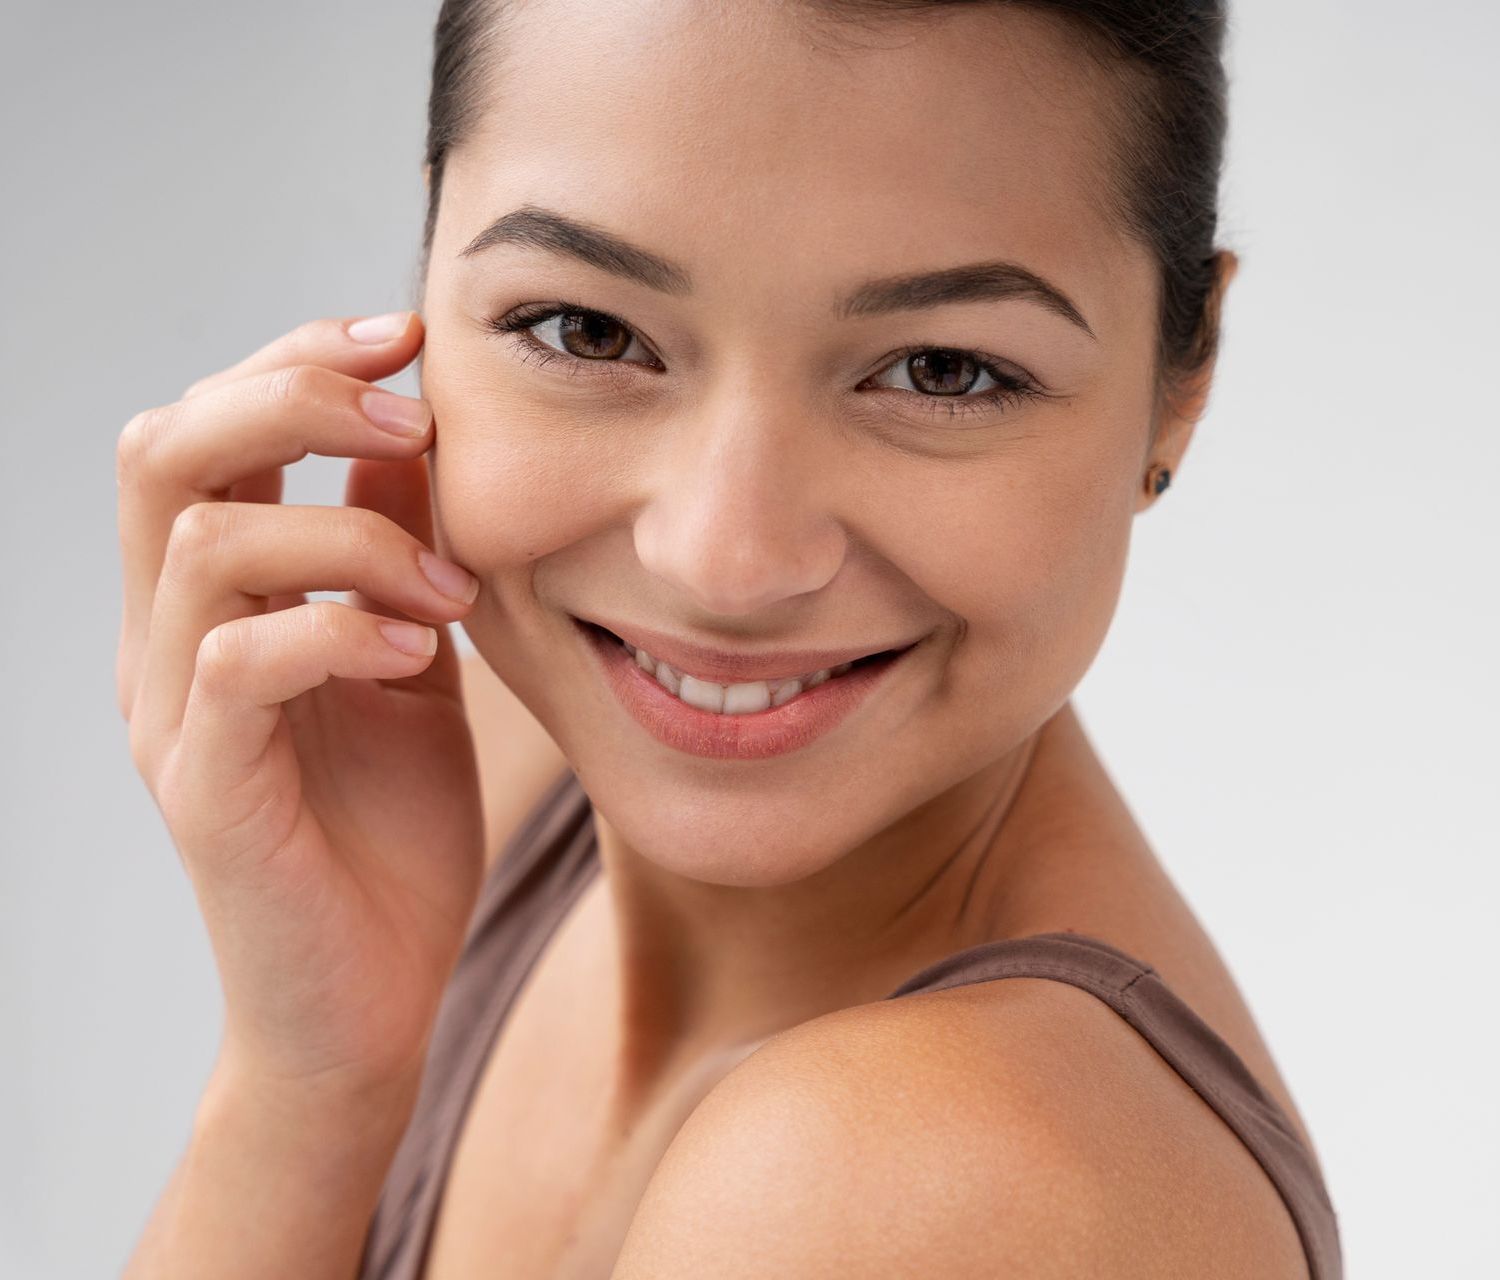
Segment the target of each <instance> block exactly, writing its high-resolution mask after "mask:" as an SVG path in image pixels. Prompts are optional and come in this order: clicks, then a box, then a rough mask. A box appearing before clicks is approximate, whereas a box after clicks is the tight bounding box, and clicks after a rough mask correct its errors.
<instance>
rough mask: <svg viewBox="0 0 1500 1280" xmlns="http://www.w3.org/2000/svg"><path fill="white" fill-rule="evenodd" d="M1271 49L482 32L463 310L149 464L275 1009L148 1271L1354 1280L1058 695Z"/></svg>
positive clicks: (139, 429)
mask: <svg viewBox="0 0 1500 1280" xmlns="http://www.w3.org/2000/svg"><path fill="white" fill-rule="evenodd" d="M1223 21H1224V18H1223V14H1222V13H1221V12H1220V11H1219V9H1218V8H1217V6H1215V5H1213V4H1199V3H1188V2H1187V0H1183V2H1181V3H1175V4H1165V5H1163V4H1147V3H1141V4H1121V3H1112V4H1104V3H1089V2H1086V0H1074V2H1073V3H1046V4H1026V5H1019V4H1007V3H999V2H992V3H981V4H946V3H917V4H890V3H853V4H850V3H842V4H837V5H835V4H829V3H809V2H801V0H799V2H795V3H794V2H791V0H787V2H783V3H771V2H769V0H757V2H756V3H744V4H736V5H718V4H705V3H701V2H692V0H680V2H679V0H657V2H656V3H653V4H650V5H636V6H612V5H611V6H603V5H600V6H594V5H590V4H584V3H579V2H578V0H573V3H566V2H565V0H532V2H531V3H525V4H519V3H509V4H507V3H489V4H485V3H479V2H476V0H448V3H445V5H444V6H443V9H442V13H441V15H440V17H439V20H438V29H437V47H436V57H435V62H434V81H433V94H432V101H431V110H430V133H429V146H428V155H427V170H426V174H427V183H428V195H429V212H428V218H427V225H426V235H425V243H424V253H423V263H422V272H421V284H420V317H418V316H416V315H413V314H410V313H401V314H398V315H396V316H394V317H379V318H372V319H365V320H361V321H358V322H352V323H351V322H345V321H334V320H323V321H317V322H314V323H311V324H309V325H306V326H304V327H302V328H299V329H297V330H296V331H294V332H293V333H291V334H288V335H286V336H285V337H284V338H282V339H280V340H278V341H276V342H273V343H272V344H271V345H270V346H268V347H266V348H265V349H263V350H261V351H259V352H257V353H255V354H253V355H251V356H249V357H248V358H247V359H246V360H244V361H242V362H241V363H240V364H237V365H235V366H234V367H233V368H230V369H227V370H225V371H223V372H221V373H217V374H214V375H212V376H210V377H208V378H206V379H204V380H203V381H201V382H199V383H197V384H195V385H194V386H193V387H191V388H189V389H188V390H187V391H186V392H185V393H184V395H183V397H182V398H181V399H180V400H179V401H178V402H176V403H174V404H172V405H169V406H164V407H161V408H157V409H153V410H149V411H147V412H144V413H142V414H140V415H138V416H137V417H136V418H135V419H133V420H132V421H131V423H130V424H129V425H128V426H127V427H126V429H125V431H124V432H123V434H122V437H121V440H120V481H121V528H122V542H123V546H124V554H125V562H126V599H125V618H124V624H123V629H122V636H121V652H120V668H119V685H120V690H121V704H122V710H123V711H124V713H125V714H126V716H127V717H128V718H129V721H130V727H131V742H132V751H133V754H134V756H135V759H136V761H137V764H138V766H139V767H140V769H141V771H142V773H143V775H144V776H145V777H146V779H147V781H148V783H149V784H150V786H151V788H152V791H153V794H154V795H155V796H156V797H157V800H158V802H159V804H160V805H161V808H162V811H163V814H164V816H165V818H166V820H167V822H168V824H169V825H170V827H171V830H172V834H173V836H174V839H175V840H176V842H177V844H178V847H179V849H180V850H181V852H182V855H183V858H184V862H185V865H186V866H187V868H188V871H189V874H190V875H191V877H192V880H193V884H194V887H195V891H196V893H197V895H198V899H199V902H200V904H201V906H202V909H203V912H204V915H205V919H206V921H207V924H208V927H209V929H210V933H211V936H212V939H213V944H214V947H215V954H216V956H217V959H218V962H219V967H220V971H221V976H222V980H223V985H224V990H225V998H226V1025H225V1032H224V1040H223V1046H222V1049H221V1054H220V1057H219V1060H218V1062H217V1064H216V1067H215V1071H214V1073H213V1077H212V1079H211V1080H210V1083H209V1085H208V1088H207V1089H206V1091H205V1094H204V1098H203V1100H202V1103H201V1104H200V1108H199V1112H198V1115H197V1123H196V1124H195V1127H194V1133H193V1137H192V1141H191V1144H190V1149H189V1151H188V1153H187V1155H186V1156H185V1158H184V1160H183V1162H182V1164H181V1166H180V1167H179V1169H178V1171H177V1173H176V1174H175V1175H174V1178H173V1180H172V1182H171V1184H170V1185H169V1186H168V1188H167V1190H166V1192H165V1193H164V1195H163V1197H162V1201H161V1204H160V1206H159V1207H158V1210H157V1213H156V1214H155V1215H154V1217H153V1219H152V1221H151V1223H150V1224H149V1225H148V1227H147V1230H146V1233H145V1235H144V1237H143V1239H142V1241H141V1243H140V1244H139V1246H138V1249H137V1252H136V1255H135V1257H134V1259H133V1264H132V1267H131V1269H130V1271H129V1272H128V1273H127V1274H129V1275H131V1276H138V1277H145V1276H156V1275H166V1274H176V1273H177V1271H178V1270H179V1269H184V1268H185V1269H187V1270H189V1271H192V1272H193V1273H194V1274H214V1275H229V1274H235V1275H241V1274H243V1275H247V1276H249V1275H257V1276H258V1275H268V1276H269V1275H276V1276H281V1275H290V1274H295V1275H298V1276H309V1277H310V1276H322V1275H327V1276H346V1275H349V1274H352V1273H354V1272H356V1271H358V1273H359V1274H360V1275H362V1276H365V1277H376V1276H380V1277H401V1278H402V1280H406V1278H408V1277H416V1276H419V1275H421V1276H426V1277H428V1278H429V1280H455V1278H460V1277H471V1276H479V1275H487V1276H506V1277H516V1278H520V1277H525V1278H527V1280H530V1278H532V1277H544V1276H566V1277H580V1278H581V1277H602V1276H605V1275H613V1276H615V1277H617V1278H619V1280H626V1278H630V1280H636V1278H638V1277H653V1278H654V1280H669V1278H675V1277H683V1278H686V1277H689V1276H691V1277H703V1276H713V1277H720V1278H729V1277H751V1276H755V1277H761V1276H765V1277H770V1276H776V1277H781V1278H783V1280H785V1278H789V1277H813V1276H825V1275H859V1276H863V1277H873V1276H943V1277H960V1276H975V1277H978V1276H986V1277H988V1276H995V1275H1015V1276H1023V1275H1025V1276H1030V1275H1068V1276H1070V1277H1072V1276H1110V1277H1134V1276H1140V1277H1146V1276H1150V1277H1163V1276H1206V1275H1213V1276H1216V1277H1239V1276H1244V1277H1251V1276H1254V1277H1260V1278H1264V1277H1288V1278H1290V1277H1298V1276H1310V1277H1313V1280H1327V1278H1329V1277H1336V1276H1338V1275H1339V1274H1340V1263H1339V1256H1338V1240H1337V1234H1336V1227H1335V1219H1334V1215H1333V1211H1332V1208H1331V1206H1330V1205H1329V1202H1328V1200H1327V1197H1326V1192H1325V1190H1324V1188H1323V1185H1322V1181H1321V1176H1320V1173H1319V1171H1318V1167H1317V1163H1316V1160H1315V1158H1314V1156H1313V1153H1312V1148H1311V1144H1310V1141H1309V1139H1308V1136H1307V1132H1306V1129H1305V1126H1304V1125H1303V1123H1302V1121H1301V1119H1300V1117H1298V1116H1297V1114H1296V1110H1295V1107H1294V1105H1293V1103H1292V1100H1291V1097H1290V1095H1289V1093H1288V1090H1287V1088H1286V1085H1285V1084H1284V1082H1283V1081H1282V1080H1281V1078H1280V1077H1279V1075H1278V1073H1277V1071H1276V1067H1275V1065H1274V1063H1273V1061H1272V1059H1271V1057H1270V1054H1269V1052H1268V1050H1267V1048H1266V1046H1265V1045H1264V1044H1263V1043H1262V1041H1261V1038H1260V1036H1259V1035H1258V1033H1257V1031H1256V1028H1255V1026H1254V1023H1253V1020H1252V1018H1251V1015H1250V1013H1249V1011H1248V1009H1247V1008H1246V1005H1245V1003H1244V1001H1243V999H1242V998H1241V996H1240V994H1239V993H1238V992H1237V991H1236V989H1235V985H1234V983H1233V981H1232V979H1231V977H1230V974H1229V973H1228V971H1227V970H1226V968H1225V966H1224V964H1223V963H1222V962H1221V960H1220V959H1219V957H1218V956H1217V954H1216V953H1215V950H1214V948H1213V945H1212V943H1211V942H1210V940H1209V939H1208V938H1207V937H1206V936H1205V934H1204V932H1203V930H1202V929H1201V928H1200V927H1199V925H1198V924H1197V922H1196V921H1195V920H1194V918H1193V916H1192V914H1191V912H1190V911H1189V910H1188V908H1187V907H1186V905H1185V904H1184V902H1183V901H1182V899H1181V898H1180V897H1179V896H1178V894H1177V892H1176V891H1175V889H1174V887H1173V886H1172V884H1171V883H1170V881H1169V880H1168V878H1167V877H1166V875H1165V874H1164V872H1163V870H1162V868H1161V866H1160V864H1159V863H1158V861H1157V860H1156V858H1155V857H1154V855H1153V854H1152V852H1151V850H1150V849H1149V848H1148V846H1147V844H1146V841H1145V840H1144V838H1143V836H1142V835H1141V832H1140V831H1139V829H1138V828H1137V826H1136V824H1135V823H1134V821H1133V820H1132V818H1131V815H1130V813H1129V811H1128V809H1127V807H1126V805H1125V803H1124V801H1123V800H1122V799H1121V798H1120V796H1119V795H1118V794H1117V792H1116V791H1115V789H1114V788H1113V786H1112V785H1111V782H1110V780H1109V778H1108V776H1107V774H1106V772H1105V770H1104V768H1103V767H1102V765H1101V764H1100V762H1099V760H1098V758H1097V757H1096V755H1095V754H1094V752H1093V751H1092V749H1091V747H1090V744H1089V741H1088V739H1087V737H1086V735H1085V734H1084V732H1083V729H1082V727H1081V726H1080V724H1079V721H1078V719H1077V716H1076V715H1075V714H1074V712H1073V709H1072V707H1071V704H1070V702H1069V697H1070V694H1071V691H1072V690H1073V689H1074V687H1075V686H1076V685H1077V683H1078V681H1079V679H1080V678H1081V677H1082V675H1083V674H1084V672H1085V671H1086V670H1087V668H1088V666H1089V664H1090V663H1091V662H1092V660H1093V658H1094V655H1095V654H1096V652H1097V651H1098V649H1099V647H1100V645H1101V643H1102V641H1103V638H1104V634H1105V632H1106V630H1107V628H1108V625H1109V622H1110V619H1111V617H1112V614H1113V611H1114V607H1115V603H1116V599H1117V595H1118V590H1119V586H1120V582H1121V577H1122V573H1123V570H1124V565H1125V561H1126V551H1127V546H1128V542H1129V535H1130V530H1131V527H1132V522H1133V520H1134V519H1135V517H1136V516H1138V515H1140V514H1141V513H1142V512H1144V511H1145V510H1147V509H1148V508H1149V507H1150V506H1152V505H1153V504H1154V503H1155V502H1156V501H1158V500H1159V499H1160V497H1161V494H1162V493H1163V492H1164V490H1165V489H1166V486H1167V484H1168V482H1169V480H1170V478H1171V477H1172V476H1174V475H1175V474H1176V473H1177V471H1178V469H1179V467H1180V466H1181V463H1182V459H1183V457H1184V454H1185V452H1186V449H1187V446H1188V442H1189V439H1190V437H1191V434H1192V431H1193V426H1194V423H1195V422H1196V420H1197V419H1198V417H1199V416H1200V415H1201V413H1202V411H1203V409H1204V406H1205V404H1206V400H1207V396H1208V390H1209V383H1210V376H1211V372H1212V364H1213V357H1214V351H1215V344H1216V337H1217V329H1218V315H1219V311H1220V306H1221V304H1222V299H1223V294H1224V290H1225V288H1226V287H1227V285H1228V283H1229V280H1230V278H1231V277H1232V275H1233V273H1234V268H1235V259H1234V256H1233V254H1232V253H1229V252H1228V251H1224V250H1220V249H1218V248H1217V247H1216V246H1215V244H1214V232H1215V226H1216V217H1215V207H1216V193H1217V185H1218V173H1219V164H1220V154H1221V146H1222V138H1223V129H1224V117H1223V98H1224V85H1223V73H1222V67H1221V63H1220V43H1221V38H1222V28H1223ZM419 351H420V352H421V355H422V364H421V373H422V378H421V389H422V393H423V396H422V399H420V400H411V399H408V398H405V397H397V396H393V395H392V394H391V393H388V392H384V391H380V390H375V389H373V388H371V386H370V383H371V381H373V380H378V379H381V378H385V377H387V376H389V375H391V374H393V373H396V372H398V371H399V370H400V369H401V368H403V367H404V366H405V365H407V364H408V363H409V362H410V361H412V360H413V359H414V358H416V357H417V355H418V353H419ZM309 451H313V452H318V453H324V454H334V455H341V456H348V457H351V458H354V459H355V461H354V463H353V464H352V466H351V471H350V481H349V488H348V494H347V503H348V505H347V506H346V507H344V508H322V507H286V506H283V505H281V504H280V502H279V498H280V493H281V480H280V477H281V471H280V468H281V467H282V466H284V465H285V464H287V463H290V462H293V461H295V460H296V459H298V458H300V457H302V456H303V455H304V454H305V453H307V452H309ZM429 486H430V488H429ZM432 549H436V550H437V551H438V552H439V553H440V554H439V555H434V554H433V551H432ZM340 589H348V590H351V591H352V595H351V596H350V598H349V601H348V602H347V603H339V602H333V601H318V602H308V601H307V600H306V597H305V594H304V593H305V592H308V591H319V590H323V591H326V590H340ZM412 619H417V620H419V621H418V622H413V621H411V620H412ZM455 621H459V622H462V624H463V626H464V628H465V630H466V631H467V633H468V634H469V635H470V636H471V638H472V639H473V641H474V644H475V645H476V647H477V649H478V656H477V658H475V659H472V660H470V662H469V663H468V665H467V666H465V665H464V664H461V663H460V662H459V660H458V657H457V654H456V652H455V649H454V646H453V643H452V640H451V637H450V635H449V632H448V628H447V626H446V624H447V623H450V622H455ZM422 623H431V624H436V625H435V626H424V625H422ZM329 676H338V677H342V678H341V679H339V680H332V681H330V680H328V677H329ZM495 676H498V677H499V680H496V679H495V678H494V677H495ZM1000 979H1007V980H1004V981H1002V980H1000ZM190 1259H191V1260H192V1261H191V1263H190V1262H189V1260H190Z"/></svg>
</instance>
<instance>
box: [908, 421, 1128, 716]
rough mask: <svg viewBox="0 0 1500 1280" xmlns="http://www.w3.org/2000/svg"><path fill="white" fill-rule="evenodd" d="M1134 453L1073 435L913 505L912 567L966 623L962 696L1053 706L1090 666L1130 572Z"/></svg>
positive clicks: (956, 666) (958, 666) (957, 659)
mask: <svg viewBox="0 0 1500 1280" xmlns="http://www.w3.org/2000/svg"><path fill="white" fill-rule="evenodd" d="M1127 434H1128V433H1127ZM1094 438H1095V439H1097V438H1099V435H1095V436H1094ZM1127 454H1128V450H1113V449H1105V450H1102V451H1101V450H1090V449H1089V447H1088V445H1087V444H1086V443H1084V442H1082V441H1080V440H1077V439H1076V438H1075V439H1074V440H1073V441H1070V442H1067V444H1066V446H1065V447H1062V448H1059V449H1057V450H1056V451H1055V452H1054V451H1051V450H1048V451H1046V455H1047V456H1042V454H1040V453H1039V454H1038V456H1036V457H1034V458H1031V459H1027V460H1024V461H1023V460H1021V459H1018V458H1010V459H1007V460H1005V461H1003V462H998V463H996V465H995V466H994V467H993V468H992V469H990V470H989V472H988V474H987V475H985V476H983V477H978V476H976V477H971V478H970V482H968V483H965V484H962V485H952V484H951V483H950V484H949V485H948V486H947V490H948V491H947V496H946V498H943V497H940V496H939V495H937V494H934V495H932V498H931V500H930V501H927V502H923V503H920V504H917V503H913V504H911V505H910V506H909V507H907V509H908V510H913V509H915V510H916V511H917V512H919V513H920V514H913V515H912V516H911V517H909V519H908V523H907V527H906V528H905V529H903V530H902V531H901V533H900V535H899V545H902V546H906V547H912V548H922V549H923V550H922V551H921V552H920V554H919V559H918V560H917V561H915V562H913V563H912V564H910V565H909V567H908V570H907V571H908V572H909V573H910V575H911V576H912V578H913V579H914V580H915V581H916V582H918V583H919V584H921V585H922V586H923V588H924V589H925V590H926V591H927V593H928V594H929V595H931V596H932V597H933V598H934V599H935V600H937V601H938V603H939V604H941V605H942V606H943V607H944V608H945V609H947V610H949V611H951V612H952V613H953V614H954V615H955V616H956V617H957V618H958V619H960V620H961V621H962V624H963V626H964V631H963V636H962V641H961V644H960V646H959V651H958V652H956V653H955V655H954V663H953V669H952V671H951V672H950V676H951V679H952V680H953V681H954V682H955V692H956V693H958V694H959V695H960V697H961V699H963V700H968V699H973V700H974V703H973V705H990V706H993V705H994V703H995V701H996V698H997V697H999V698H1002V699H1005V700H1008V701H1009V702H1011V703H1012V704H1014V705H1015V706H1016V707H1017V710H1020V709H1021V708H1022V707H1023V706H1028V705H1032V704H1035V706H1036V707H1037V708H1038V709H1039V710H1043V711H1046V710H1050V709H1052V708H1053V707H1055V706H1056V705H1057V704H1058V703H1060V702H1061V701H1062V700H1063V699H1064V698H1066V696H1067V694H1068V692H1069V691H1070V690H1071V689H1072V688H1073V686H1074V685H1075V684H1076V683H1077V682H1078V680H1079V679H1080V678H1081V677H1082V676H1083V674H1084V672H1085V671H1086V670H1087V669H1088V667H1089V665H1090V663H1091V662H1092V661H1093V659H1094V657H1095V655H1096V654H1097V652H1098V650H1099V647H1100V645H1101V644H1102V643H1103V640H1104V637H1105V634H1106V632H1107V631H1108V629H1109V624H1110V620H1111V619H1112V617H1113V616H1114V611H1115V606H1116V603H1117V601H1118V599H1119V592H1120V586H1121V582H1122V580H1123V577H1124V569H1125V563H1126V555H1127V552H1128V549H1129V543H1130V531H1131V527H1132V526H1131V518H1132V513H1133V509H1134V507H1133V501H1132V499H1133V490H1132V488H1131V486H1130V484H1129V482H1128V479H1127V475H1128V469H1129V465H1130V464H1129V461H1128V457H1127ZM960 686H961V688H960Z"/></svg>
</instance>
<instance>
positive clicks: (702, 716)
mask: <svg viewBox="0 0 1500 1280" xmlns="http://www.w3.org/2000/svg"><path fill="white" fill-rule="evenodd" d="M574 625H575V626H577V627H578V629H579V630H580V631H582V632H583V633H584V637H585V639H586V641H587V643H588V646H589V648H590V649H591V650H592V651H593V653H594V655H595V656H596V657H597V658H598V660H599V662H600V664H601V666H602V667H603V669H604V675H605V678H606V680H607V681H608V683H609V685H610V687H611V688H612V689H613V690H614V692H615V695H616V696H617V697H618V698H619V699H620V702H621V703H622V704H623V705H624V706H625V709H626V710H627V711H629V712H630V713H631V715H633V716H634V717H635V719H636V720H637V721H638V722H639V723H640V724H641V725H642V726H643V727H644V728H645V729H646V730H647V732H648V733H650V734H651V735H652V736H653V737H654V738H656V739H657V740H658V741H659V742H663V743H665V744H666V745H667V746H669V747H675V748H676V749H677V750H679V751H685V752H688V753H689V754H691V755H697V756H708V757H712V758H716V759H723V760H761V759H765V758H766V757H769V756H778V755H784V754H785V753H787V752H789V751H796V750H797V749H799V748H801V747H805V746H807V745H808V744H809V743H811V742H813V741H814V740H815V739H817V738H820V737H822V736H823V734H825V733H827V732H828V731H829V730H830V729H832V728H834V726H835V725H837V724H838V723H839V722H840V721H841V720H843V718H844V717H845V716H847V715H848V714H849V713H850V712H851V711H853V710H854V709H855V708H856V707H858V706H859V705H860V704H861V703H862V702H863V701H864V700H865V699H866V698H867V697H868V696H869V695H870V694H871V693H872V692H873V691H874V689H875V687H876V686H877V685H878V684H879V683H880V682H881V681H882V680H884V679H885V677H886V675H887V674H888V673H889V672H890V671H891V669H892V668H893V667H895V666H897V665H898V664H899V663H900V662H901V661H902V660H903V658H904V657H905V656H906V655H905V653H901V654H897V655H895V656H894V657H885V658H880V659H877V660H875V661H873V662H870V663H868V664H866V665H864V666H858V667H854V668H853V669H852V670H850V671H848V672H847V673H845V674H844V675H841V676H835V677H833V678H831V679H828V680H825V681H823V683H822V684H818V685H814V686H813V687H812V688H811V689H807V690H804V691H803V692H801V693H799V694H798V695H797V696H796V697H795V698H792V699H791V700H790V701H788V702H784V703H782V704H781V706H779V707H770V708H768V709H767V710H765V711H756V712H752V713H750V714H749V715H732V716H730V715H720V714H718V713H716V712H712V711H702V710H700V709H699V708H697V707H692V706H689V705H688V704H687V703H685V702H683V701H682V700H681V699H680V698H676V697H673V695H672V694H670V693H668V692H667V691H666V690H665V689H663V688H662V687H661V685H660V684H658V683H657V682H656V680H655V679H653V678H652V677H651V676H648V675H647V674H646V673H645V671H643V670H642V669H641V666H640V664H639V663H637V662H636V660H635V659H634V658H633V657H632V656H631V655H630V652H629V651H628V650H627V649H626V648H625V646H624V645H622V644H620V643H619V642H618V641H617V640H614V639H612V638H610V637H609V636H607V635H605V634H603V633H602V632H601V631H599V630H598V629H597V628H595V627H591V626H588V625H587V624H585V623H583V622H582V621H581V620H576V619H575V621H574ZM645 648H646V652H647V653H650V654H651V655H652V656H653V657H655V656H656V654H655V652H654V651H653V650H652V648H651V646H650V645H649V644H648V645H646V646H645ZM908 652H909V651H908ZM846 661H852V659H846ZM667 664H668V665H669V666H672V665H675V664H674V663H672V661H671V659H670V658H669V659H667ZM780 669H781V670H783V671H785V670H787V668H786V667H781V668H780ZM793 669H794V670H795V669H796V668H793ZM812 669H818V670H820V669H821V668H812Z"/></svg>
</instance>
